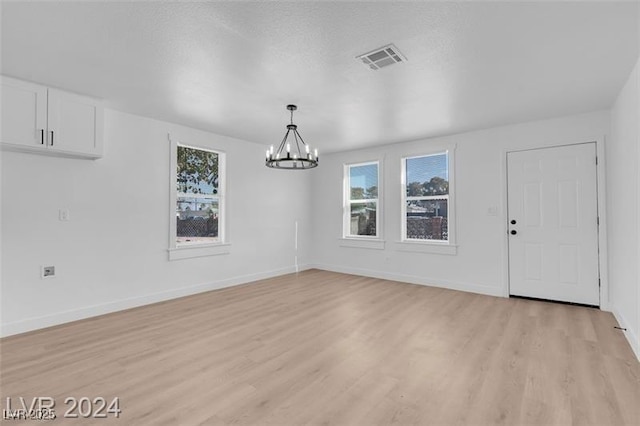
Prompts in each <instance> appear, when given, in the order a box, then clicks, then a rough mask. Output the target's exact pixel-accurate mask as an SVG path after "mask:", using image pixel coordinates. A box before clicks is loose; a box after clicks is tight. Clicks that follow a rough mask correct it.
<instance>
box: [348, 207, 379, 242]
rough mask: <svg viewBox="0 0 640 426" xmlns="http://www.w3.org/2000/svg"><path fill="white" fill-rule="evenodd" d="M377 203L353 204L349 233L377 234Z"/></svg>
mask: <svg viewBox="0 0 640 426" xmlns="http://www.w3.org/2000/svg"><path fill="white" fill-rule="evenodd" d="M376 214H377V203H353V204H351V216H350V224H349V235H369V236H374V237H375V236H376Z"/></svg>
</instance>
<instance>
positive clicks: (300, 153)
mask: <svg viewBox="0 0 640 426" xmlns="http://www.w3.org/2000/svg"><path fill="white" fill-rule="evenodd" d="M293 138H294V139H295V141H296V149H297V150H298V158H302V151H300V142H299V141H298V138H300V139H302V137H300V133H298V129H294V130H293ZM302 143H304V142H302Z"/></svg>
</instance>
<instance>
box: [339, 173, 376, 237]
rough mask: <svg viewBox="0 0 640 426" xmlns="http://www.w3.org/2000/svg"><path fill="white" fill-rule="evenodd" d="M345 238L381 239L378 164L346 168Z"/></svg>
mask: <svg viewBox="0 0 640 426" xmlns="http://www.w3.org/2000/svg"><path fill="white" fill-rule="evenodd" d="M345 180H346V185H345V200H346V202H345V209H344V236H345V237H364V238H372V237H373V238H375V237H379V214H378V213H379V208H378V207H379V206H378V162H377V161H375V162H369V163H360V164H351V165H346V166H345Z"/></svg>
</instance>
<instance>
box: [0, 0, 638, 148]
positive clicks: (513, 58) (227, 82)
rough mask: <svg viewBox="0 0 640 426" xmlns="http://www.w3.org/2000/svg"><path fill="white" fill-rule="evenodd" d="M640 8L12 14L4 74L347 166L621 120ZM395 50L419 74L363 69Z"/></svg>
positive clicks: (264, 6)
mask: <svg viewBox="0 0 640 426" xmlns="http://www.w3.org/2000/svg"><path fill="white" fill-rule="evenodd" d="M639 7H640V6H639V3H637V2H627V3H613V2H605V3H592V2H586V3H577V2H540V3H518V2H514V3H497V2H487V3H478V2H476V3H471V2H460V3H446V2H437V3H433V2H422V3H421V2H337V1H334V2H200V3H185V2H181V3H167V2H144V3H143V2H117V3H116V2H82V3H79V2H44V3H37V2H8V3H7V2H5V3H2V29H1V31H2V32H1V35H2V42H1V43H2V44H1V48H2V64H1V71H2V73H3V74H6V75H10V76H15V77H19V78H23V79H27V80H32V81H36V82H40V83H43V84H46V85H50V86H54V87H60V88H63V89H67V90H72V91H75V92H79V93H85V94H89V95H93V96H97V97H100V98H103V99H104V100H105V102H106V104H107V105H108V106H109V107H112V108H115V109H119V110H122V111H127V112H132V113H136V114H141V115H145V116H149V117H153V118H158V119H162V120H167V121H172V122H176V123H181V124H185V125H188V126H193V127H197V128H201V129H205V130H210V131H212V132H215V133H219V134H224V135H229V136H234V137H238V138H242V139H246V140H250V141H253V142H257V143H261V144H265V145H268V144H272V143H277V142H278V141H279V140H280V139H281V138H282V136H283V134H284V131H285V125H286V124H287V121H288V119H289V117H288V112H287V111H286V110H285V105H286V104H288V103H296V104H298V106H299V110H298V111H297V112H296V114H295V116H294V119H295V122H296V124H298V125H299V130H300V133H301V134H302V135H303V137H304V138H305V140H306V141H307V142H309V143H311V144H312V145H314V146H318V147H319V148H320V149H321V151H324V152H327V151H340V150H347V149H354V148H360V147H364V146H371V145H377V144H383V143H392V142H401V141H407V140H415V139H420V138H424V137H430V136H436V135H443V134H452V133H458V132H462V131H467V130H472V129H478V128H487V127H492V126H496V125H502V124H508V123H515V122H520V121H529V120H535V119H542V118H547V117H553V116H558V115H564V114H573V113H579V112H586V111H591V110H596V109H601V108H608V107H609V106H610V105H611V104H612V102H613V100H614V98H615V95H616V94H617V93H618V91H619V89H620V88H621V87H622V84H623V83H624V81H625V80H626V78H627V76H628V74H629V72H630V71H631V69H632V67H633V64H634V63H635V61H636V59H637V57H638V52H639V48H638V45H639V16H640V14H639V13H638V9H639ZM388 43H395V45H396V46H398V48H399V49H400V50H401V51H402V53H403V54H404V55H405V56H406V57H407V59H408V61H407V62H406V63H402V64H396V65H393V66H391V67H388V68H383V69H381V70H378V71H372V70H370V69H368V68H367V67H366V66H364V65H363V64H362V63H360V62H359V61H357V60H356V59H355V57H356V56H358V55H359V54H362V53H365V52H368V51H370V50H373V49H375V48H378V47H380V46H383V45H385V44H388Z"/></svg>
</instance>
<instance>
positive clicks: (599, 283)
mask: <svg viewBox="0 0 640 426" xmlns="http://www.w3.org/2000/svg"><path fill="white" fill-rule="evenodd" d="M601 286H602V283H601V282H600V278H598V288H600V287H601Z"/></svg>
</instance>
